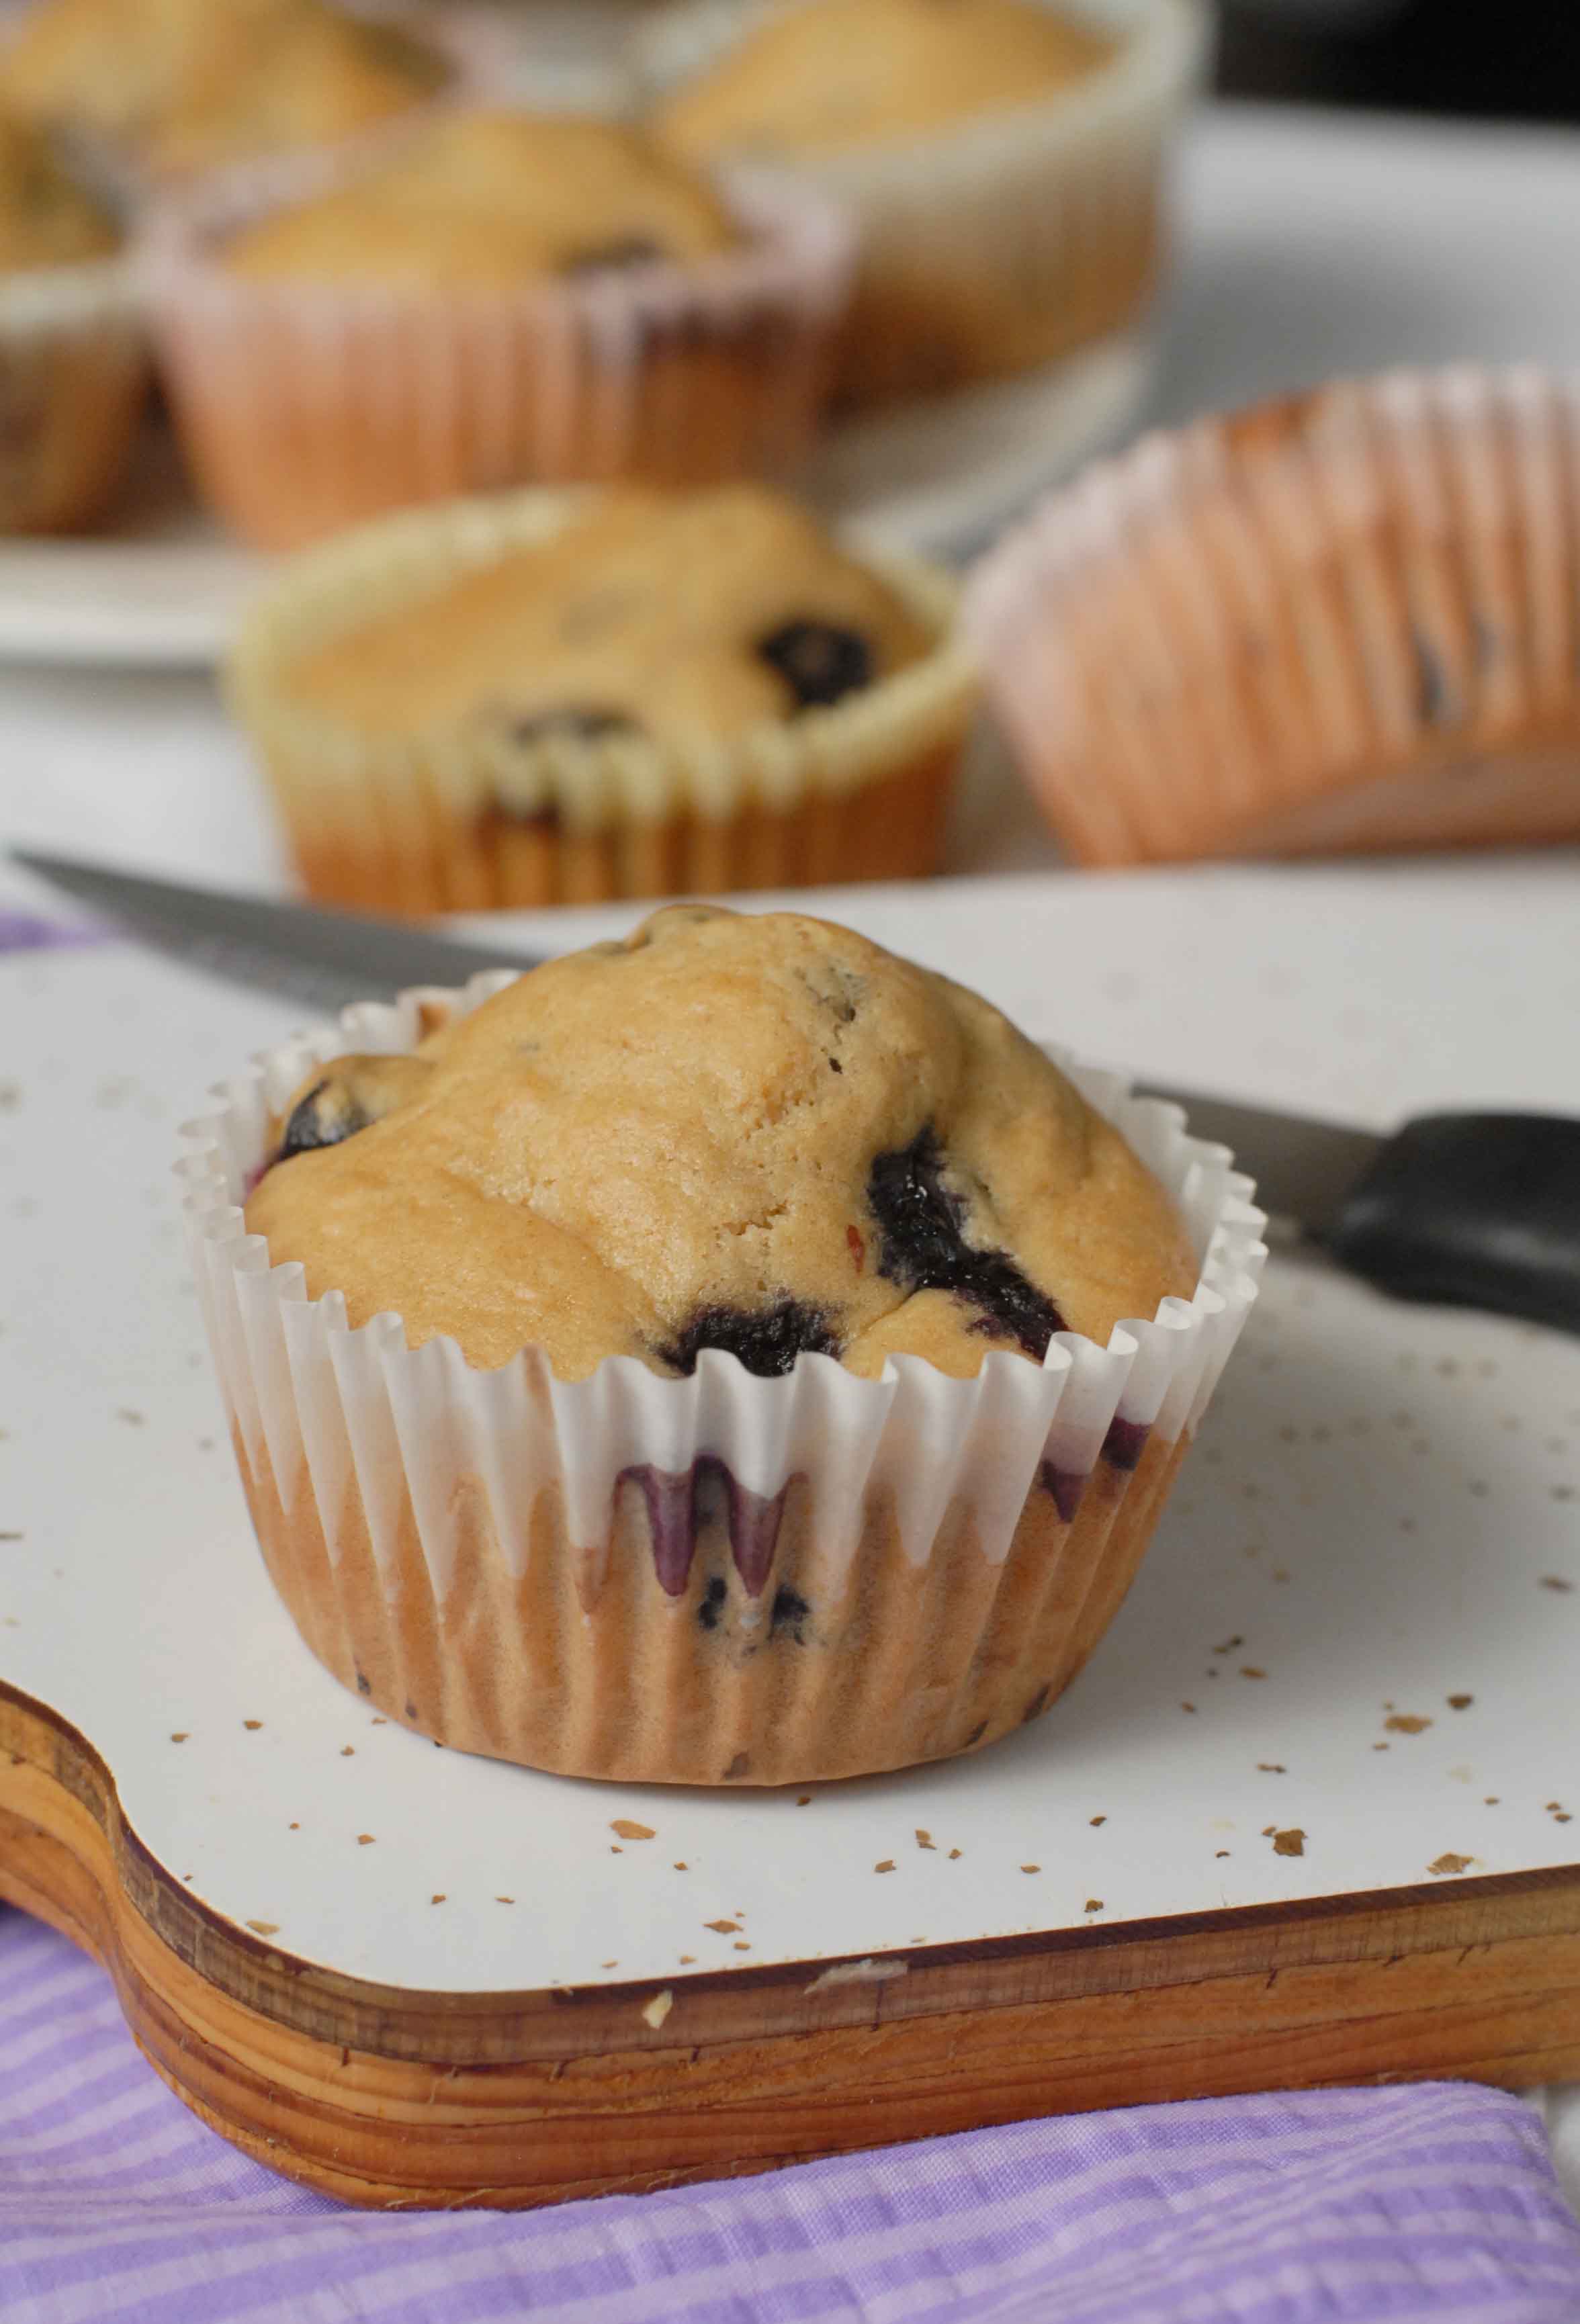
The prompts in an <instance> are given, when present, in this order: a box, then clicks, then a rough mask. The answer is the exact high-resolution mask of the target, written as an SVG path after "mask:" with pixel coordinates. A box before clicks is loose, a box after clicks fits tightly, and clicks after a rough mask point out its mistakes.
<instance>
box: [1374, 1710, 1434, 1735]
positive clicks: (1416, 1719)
mask: <svg viewBox="0 0 1580 2324" xmlns="http://www.w3.org/2000/svg"><path fill="white" fill-rule="evenodd" d="M1382 1724H1383V1727H1384V1728H1385V1729H1386V1730H1387V1732H1388V1733H1389V1734H1390V1735H1424V1734H1425V1733H1426V1731H1427V1729H1428V1727H1430V1725H1431V1724H1432V1722H1431V1720H1429V1719H1423V1718H1422V1717H1421V1715H1420V1713H1419V1712H1418V1711H1394V1712H1393V1714H1392V1715H1391V1717H1390V1718H1388V1719H1385V1720H1383V1722H1382Z"/></svg>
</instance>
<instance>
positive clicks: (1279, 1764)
mask: <svg viewBox="0 0 1580 2324" xmlns="http://www.w3.org/2000/svg"><path fill="white" fill-rule="evenodd" d="M1256 1772H1257V1774H1258V1775H1288V1774H1289V1769H1288V1767H1286V1766H1285V1765H1284V1763H1283V1761H1282V1760H1281V1759H1259V1760H1258V1761H1257V1763H1256Z"/></svg>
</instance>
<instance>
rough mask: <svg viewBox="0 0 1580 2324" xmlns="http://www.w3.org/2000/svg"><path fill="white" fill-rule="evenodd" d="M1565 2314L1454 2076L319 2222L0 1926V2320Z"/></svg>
mask: <svg viewBox="0 0 1580 2324" xmlns="http://www.w3.org/2000/svg"><path fill="white" fill-rule="evenodd" d="M529 2316H530V2317H531V2318H533V2319H537V2324H559V2319H563V2324H671V2319H674V2320H675V2324H679V2319H684V2324H834V2319H837V2324H966V2319H970V2324H1218V2319H1232V2324H1414V2319H1427V2318H1432V2319H1437V2318H1457V2319H1466V2324H1575V2319H1577V2318H1580V2222H1577V2221H1576V2220H1575V2217H1574V2215H1573V2214H1572V2213H1571V2212H1570V2210H1569V2209H1568V2208H1567V2206H1566V2203H1565V2201H1564V2199H1563V2197H1562V2195H1561V2194H1560V2193H1559V2191H1558V2188H1557V2183H1556V2181H1555V2180H1554V2177H1553V2172H1552V2166H1551V2163H1550V2161H1549V2159H1548V2149H1547V2142H1546V2138H1545V2136H1544V2135H1543V2132H1542V2128H1541V2125H1540V2123H1539V2121H1538V2118H1537V2116H1536V2115H1535V2114H1534V2113H1533V2112H1532V2110H1531V2109H1530V2108H1529V2107H1528V2106H1527V2105H1526V2104H1525V2103H1524V2102H1523V2101H1522V2100H1521V2099H1519V2098H1509V2097H1505V2096H1503V2095H1502V2094H1501V2093H1500V2092H1497V2091H1493V2090H1484V2089H1475V2088H1473V2087H1471V2086H1468V2085H1463V2084H1458V2083H1430V2084H1426V2085H1423V2086H1419V2087H1417V2088H1413V2089H1377V2090H1325V2091H1316V2092H1311V2093H1306V2094H1301V2095H1297V2096H1289V2097H1281V2098H1238V2099H1207V2100H1202V2101H1199V2102H1198V2103H1197V2104H1195V2105H1188V2106H1165V2107H1137V2108H1135V2109H1134V2110H1132V2111H1131V2112H1128V2113H1122V2114H1095V2115H1083V2116H1074V2117H1072V2118H1069V2119H1066V2120H1061V2121H1053V2122H1037V2123H1023V2124H1021V2125H1019V2126H1015V2127H1013V2128H1011V2129H1007V2130H985V2131H977V2132H974V2133H971V2134H970V2135H966V2136H964V2137H958V2138H939V2139H930V2140H928V2141H925V2142H924V2143H921V2144H917V2145H914V2146H905V2147H898V2148H893V2149H891V2150H890V2151H888V2152H887V2153H880V2154H865V2155H850V2156H846V2157H844V2158H842V2159H840V2160H837V2161H835V2162H830V2163H808V2164H805V2165H803V2166H802V2167H800V2168H799V2169H797V2170H792V2171H781V2172H775V2173H773V2174H772V2176H770V2177H766V2178H761V2179H749V2180H736V2181H727V2182H725V2183H722V2184H720V2185H716V2186H712V2187H698V2188H688V2189H679V2190H674V2191H672V2192H670V2193H665V2194H661V2195H649V2196H645V2197H614V2198H610V2199H606V2200H605V2201H602V2202H588V2203H574V2204H568V2205H567V2206H566V2207H565V2208H564V2209H560V2210H551V2211H538V2212H528V2213H516V2214H510V2213H504V2212H487V2211H474V2212H467V2213H462V2214H459V2215H456V2214H444V2213H429V2214H426V2215H420V2214H419V2215H412V2214H409V2213H407V2214H401V2215H397V2216H380V2215H378V2214H371V2213H366V2212H356V2211H349V2210H346V2209H342V2208H340V2207H339V2206H338V2205H337V2204H335V2203H332V2202H329V2201H328V2200H326V2199H324V2198H322V2197H320V2196H316V2195H310V2194H306V2193H304V2192H303V2191H302V2190H300V2189H299V2188H296V2187H292V2186H291V2185H290V2184H289V2183H288V2182H287V2181H284V2180H282V2179H277V2178H275V2177H274V2176H273V2173H272V2172H268V2171H266V2170H264V2169H263V2167H262V2166H261V2165H260V2164H258V2163H250V2162H248V2161H246V2160H245V2158H244V2157H243V2156H242V2155H240V2154H237V2153H234V2152H233V2151H232V2150H231V2148H229V2147H228V2146H226V2144H225V2143H224V2141H223V2140H222V2139H219V2138H217V2137H216V2136H215V2135H214V2134H213V2133H212V2132H211V2131H208V2130H206V2129H205V2128H204V2126H203V2125H202V2124H201V2123H199V2121H198V2120H197V2119H196V2117H195V2116H192V2115H189V2113H188V2112H187V2111H186V2109H185V2107H182V2106H181V2105H180V2103H179V2101H178V2100H177V2099H175V2098H172V2097H171V2095H170V2093H169V2091H168V2090H166V2089H165V2088H164V2086H163V2084H162V2082H160V2081H159V2080H157V2079H156V2078H155V2076H154V2074H153V2073H152V2070H151V2069H150V2068H149V2067H148V2066H146V2065H145V2064H144V2063H143V2060H142V2058H141V2057H140V2056H139V2054H138V2052H137V2051H136V2050H135V2049H134V2046H133V2043H132V2041H131V2038H130V2036H129V2035H128V2034H127V2033H126V2031H125V2027H124V2026H123V2024H122V2023H121V2018H120V2015H119V2013H118V2010H117V2008H116V2005H115V1996H114V1993H113V1992H112V1990H111V1987H110V1984H109V1980H108V1978H106V1976H105V1975H104V1974H103V1973H102V1971H100V1970H99V1969H96V1968H95V1967H94V1966H93V1965H92V1963H91V1962H89V1961H88V1960H83V1959H82V1958H80V1957H79V1955H78V1954H77V1953H75V1952H74V1951H73V1950H72V1949H71V1948H70V1947H69V1945H68V1944H67V1943H66V1942H65V1941H64V1940H63V1939H61V1938H59V1937H57V1936H55V1935H54V1934H53V1932H51V1931H50V1930H48V1929H45V1928H43V1927H42V1926H41V1925H40V1924H39V1923H36V1922H33V1921H30V1920H27V1919H24V1918H23V1915H22V1914H17V1913H7V1912H4V1911H0V2318H4V2319H5V2324H495V2319H499V2324H504V2319H507V2318H509V2319H516V2318H521V2317H529Z"/></svg>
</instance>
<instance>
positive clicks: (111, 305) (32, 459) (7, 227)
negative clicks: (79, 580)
mask: <svg viewBox="0 0 1580 2324" xmlns="http://www.w3.org/2000/svg"><path fill="white" fill-rule="evenodd" d="M120 251H121V235H120V232H119V229H118V227H117V226H116V223H115V219H114V218H113V217H112V216H111V214H110V212H109V211H108V210H107V209H106V207H105V206H104V204H103V203H102V202H101V201H100V200H99V198H97V196H96V195H94V194H92V193H90V192H89V191H88V189H87V188H86V187H85V186H83V185H82V184H80V183H79V180H77V178H76V177H75V176H73V174H72V173H71V172H70V171H69V170H68V169H67V168H66V167H65V166H64V164H63V163H62V161H61V160H60V156H59V155H58V153H57V152H56V151H55V148H54V146H53V144H52V143H51V140H50V139H49V138H48V137H47V136H46V135H45V134H43V133H42V132H41V131H39V130H37V129H34V128H32V126H31V125H29V124H26V123H24V122H20V121H16V120H14V119H11V118H9V117H6V116H4V115H0V530H5V531H10V532H43V531H58V530H68V529H70V528H73V527H76V526H80V525H84V524H87V523H89V522H91V521H93V520H94V519H95V518H96V517H97V516H99V515H100V514H102V513H103V512H104V511H105V509H106V506H107V504H108V503H109V502H110V501H111V500H112V499H113V497H114V494H115V490H116V488H117V487H118V485H119V484H120V482H121V479H122V477H123V475H124V474H125V468H126V464H127V458H128V455H129V453H130V450H131V446H132V439H133V437H134V432H135V429H136V424H137V419H138V415H139V412H140V410H141V407H142V401H143V384H144V365H143V349H142V341H141V333H140V331H139V329H138V327H137V324H136V319H135V316H134V302H133V296H132V291H131V287H130V284H129V282H128V281H127V278H126V273H125V268H124V266H123V264H122V262H121V256H120Z"/></svg>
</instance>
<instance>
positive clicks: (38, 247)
mask: <svg viewBox="0 0 1580 2324" xmlns="http://www.w3.org/2000/svg"><path fill="white" fill-rule="evenodd" d="M119 242H120V235H119V234H118V233H117V232H116V229H115V221H114V219H113V218H112V217H110V214H109V212H108V211H107V210H106V209H105V208H103V206H102V205H101V204H100V203H99V202H97V201H96V200H95V198H94V197H93V196H92V195H91V194H90V193H89V192H88V190H87V189H86V188H85V187H83V186H80V185H79V184H78V182H77V180H76V179H75V178H73V177H72V176H71V175H70V173H69V171H67V170H66V169H65V168H64V167H63V166H62V164H61V162H60V159H59V157H58V156H57V154H56V153H55V152H54V149H53V147H52V146H51V143H50V141H49V139H48V137H47V136H46V135H45V134H43V133H42V131H41V130H38V129H34V128H32V126H31V125H30V124H27V123H26V122H21V121H13V120H9V119H6V118H5V116H4V115H0V272H5V273H15V272H23V271H24V270H28V269H32V268H33V267H42V266H77V265H80V264H82V263H84V262H85V261H88V260H92V259H96V258H106V257H108V256H109V254H111V252H113V251H114V250H115V248H116V247H117V245H118V244H119Z"/></svg>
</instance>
